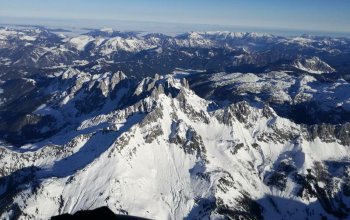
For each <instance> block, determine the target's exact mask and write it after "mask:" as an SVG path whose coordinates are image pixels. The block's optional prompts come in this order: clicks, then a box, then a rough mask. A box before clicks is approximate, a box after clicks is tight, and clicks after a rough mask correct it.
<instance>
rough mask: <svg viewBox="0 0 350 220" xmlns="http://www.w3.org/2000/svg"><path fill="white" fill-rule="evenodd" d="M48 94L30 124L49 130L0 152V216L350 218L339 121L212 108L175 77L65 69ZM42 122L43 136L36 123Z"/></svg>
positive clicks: (343, 130) (345, 129)
mask: <svg viewBox="0 0 350 220" xmlns="http://www.w3.org/2000/svg"><path fill="white" fill-rule="evenodd" d="M46 89H47V93H48V94H49V97H50V98H48V100H47V101H45V103H44V104H41V105H40V108H37V109H35V111H33V113H32V115H33V116H34V115H35V116H36V117H38V119H35V120H34V119H33V123H34V124H37V125H38V127H36V129H37V130H40V131H41V132H51V131H54V132H51V133H50V135H48V136H47V138H44V139H41V140H32V141H31V143H30V144H29V143H26V144H21V146H20V147H17V148H16V147H12V146H11V145H10V144H9V145H7V146H5V144H4V145H3V146H1V147H0V151H1V154H0V167H1V168H0V201H1V202H0V213H1V218H4V219H18V218H20V219H47V218H49V217H51V216H54V215H59V214H63V213H75V212H76V211H79V210H81V209H94V208H98V207H101V206H108V207H109V208H110V209H111V210H112V211H113V212H115V213H122V214H130V215H135V216H140V217H146V218H154V219H225V218H230V219H238V218H243V219H263V218H266V219H282V218H283V219H299V218H305V217H308V218H321V217H328V218H329V219H333V218H347V217H348V215H349V208H350V199H349V196H350V193H349V189H350V185H349V162H348V159H349V158H348V155H350V154H349V153H350V150H349V132H350V131H349V125H348V124H343V125H328V124H320V125H315V126H306V125H302V124H296V123H294V122H292V121H291V120H289V119H286V118H282V117H280V116H278V114H276V112H275V111H274V110H273V108H271V107H270V106H268V105H262V106H259V105H256V106H254V105H252V104H250V103H249V102H246V101H241V102H237V103H233V104H228V105H218V104H217V103H214V102H213V101H208V100H205V99H203V98H200V97H199V96H198V95H197V94H196V93H194V92H193V91H192V90H191V89H190V88H189V84H188V82H187V80H185V79H180V78H179V77H178V75H167V76H156V77H154V78H146V79H144V80H142V81H141V82H139V83H135V81H133V80H129V79H128V78H127V77H126V76H125V75H124V74H123V73H121V72H117V73H106V74H101V75H92V74H89V73H84V72H76V71H74V70H67V71H65V72H63V73H62V74H61V75H59V76H57V77H55V78H54V79H53V80H52V82H51V83H50V85H49V86H47V87H46ZM45 116H50V117H51V118H52V121H53V122H52V127H48V128H45V129H46V130H45V129H44V128H43V127H40V126H39V123H38V122H36V120H39V121H40V118H43V117H45ZM39 128H40V129H39ZM43 129H44V130H43Z"/></svg>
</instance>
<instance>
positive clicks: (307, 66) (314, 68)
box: [293, 57, 335, 74]
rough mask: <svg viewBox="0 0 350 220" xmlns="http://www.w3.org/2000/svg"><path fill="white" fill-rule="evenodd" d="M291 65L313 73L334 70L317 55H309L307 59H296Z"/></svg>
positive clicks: (331, 71)
mask: <svg viewBox="0 0 350 220" xmlns="http://www.w3.org/2000/svg"><path fill="white" fill-rule="evenodd" d="M293 66H294V67H295V68H297V69H299V70H302V71H305V72H308V73H314V74H322V73H333V72H335V69H333V68H332V67H330V66H329V65H328V64H327V63H325V62H323V61H322V60H320V58H318V57H311V58H309V59H297V60H295V61H294V62H293Z"/></svg>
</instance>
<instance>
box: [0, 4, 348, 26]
mask: <svg viewBox="0 0 350 220" xmlns="http://www.w3.org/2000/svg"><path fill="white" fill-rule="evenodd" d="M0 5H1V7H0V17H31V18H59V19H60V18H62V19H109V20H129V21H130V20H131V21H158V22H172V23H186V24H220V25H236V26H247V27H260V28H283V29H298V30H315V31H328V32H332V31H334V32H350V0H240V1H239V0H215V1H214V0H0Z"/></svg>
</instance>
